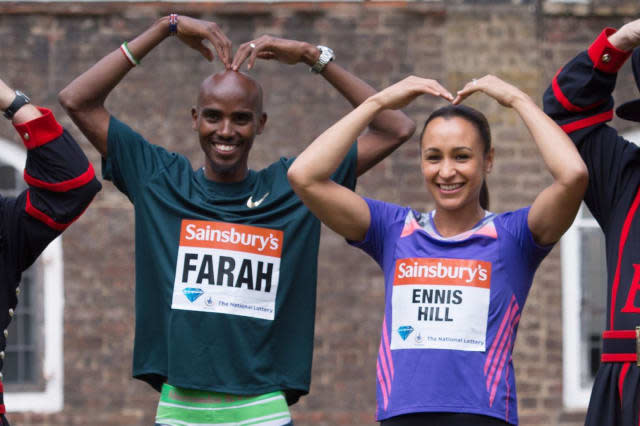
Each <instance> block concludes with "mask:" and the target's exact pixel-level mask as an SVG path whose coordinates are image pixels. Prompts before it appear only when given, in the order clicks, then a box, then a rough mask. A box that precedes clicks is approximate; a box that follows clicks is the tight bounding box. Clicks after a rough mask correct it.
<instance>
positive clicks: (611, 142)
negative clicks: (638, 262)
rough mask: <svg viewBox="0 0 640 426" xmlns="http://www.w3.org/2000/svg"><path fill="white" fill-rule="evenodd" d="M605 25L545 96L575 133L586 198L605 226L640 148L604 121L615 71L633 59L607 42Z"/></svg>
mask: <svg viewBox="0 0 640 426" xmlns="http://www.w3.org/2000/svg"><path fill="white" fill-rule="evenodd" d="M614 31H615V30H612V29H606V30H604V31H603V32H602V33H601V34H600V36H599V37H598V38H597V39H596V41H595V42H594V43H593V44H592V45H591V46H590V47H589V49H588V50H587V51H585V52H581V53H579V54H578V55H577V56H576V57H575V58H573V59H572V60H571V61H569V63H567V64H566V65H565V66H564V67H562V68H561V69H560V71H559V72H558V73H557V74H556V76H555V77H554V78H553V81H552V82H551V85H550V86H549V87H548V88H547V90H546V91H545V94H544V99H543V101H544V111H545V112H546V113H547V114H548V115H549V116H550V117H551V118H553V119H554V120H555V121H556V123H558V125H560V127H562V129H563V130H564V131H565V132H566V133H567V134H568V135H569V136H570V137H571V139H572V140H573V142H574V143H575V144H576V146H577V147H578V150H579V151H580V155H581V156H582V159H583V160H584V162H585V164H586V165H587V168H588V169H589V186H588V188H587V193H586V194H585V202H586V204H587V206H588V207H589V209H590V210H591V212H592V213H593V215H594V217H595V218H596V219H597V220H598V222H599V223H600V225H601V226H602V227H603V228H605V229H606V227H607V225H608V223H609V213H610V212H611V211H612V210H613V209H614V208H615V206H616V203H617V202H618V201H619V199H620V196H621V195H622V193H623V191H622V190H623V189H624V185H625V184H628V183H629V182H630V175H631V174H632V173H636V172H635V170H637V168H638V166H637V163H638V161H639V156H640V154H639V149H638V147H637V146H636V145H634V144H632V143H630V142H628V141H626V140H625V139H624V138H622V137H620V136H619V135H618V133H617V131H616V130H615V129H613V128H611V127H610V126H608V125H607V124H606V123H607V122H608V121H610V120H611V119H612V118H613V105H614V101H613V96H612V92H613V89H614V88H615V84H616V77H617V72H618V70H619V69H620V67H621V66H622V65H623V64H624V62H625V61H626V59H627V58H628V57H629V54H630V52H623V51H621V50H619V49H617V48H615V47H614V46H613V45H611V44H610V43H609V40H608V36H609V35H611V34H613V32H614Z"/></svg>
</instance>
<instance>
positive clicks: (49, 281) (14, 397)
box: [0, 138, 64, 413]
mask: <svg viewBox="0 0 640 426" xmlns="http://www.w3.org/2000/svg"><path fill="white" fill-rule="evenodd" d="M0 153H2V154H1V157H2V161H3V162H4V163H6V164H8V165H10V166H12V167H14V168H15V169H16V170H22V169H23V168H24V164H25V162H26V159H27V154H26V152H25V151H24V149H20V148H19V147H18V146H16V144H14V143H11V142H9V141H7V140H5V139H2V138H0ZM62 254H63V252H62V238H61V237H58V238H56V239H55V240H54V241H52V242H51V244H49V246H48V247H47V248H46V249H45V250H44V252H42V254H41V255H40V263H41V265H42V269H43V271H42V280H43V283H42V284H43V286H44V289H43V291H44V299H43V300H45V301H46V303H44V330H43V338H44V345H43V347H44V359H43V362H42V377H43V379H44V383H45V387H44V391H42V392H5V393H4V402H5V404H6V406H7V407H9V411H11V412H26V411H29V412H37V413H54V412H59V411H62V408H63V406H64V362H63V337H64V320H63V311H64V285H63V283H64V261H63V256H62ZM18 309H20V305H19V304H18Z"/></svg>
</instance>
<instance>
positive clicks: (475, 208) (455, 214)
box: [433, 204, 485, 237]
mask: <svg viewBox="0 0 640 426" xmlns="http://www.w3.org/2000/svg"><path fill="white" fill-rule="evenodd" d="M484 214H485V213H484V209H483V208H482V207H480V205H479V204H473V205H471V206H469V207H466V208H461V209H457V210H446V209H439V208H437V207H436V212H435V215H434V217H433V223H434V224H435V226H436V229H437V230H438V233H439V234H440V235H442V236H443V237H453V236H455V235H459V234H462V233H463V232H466V231H468V230H470V229H471V228H473V227H474V226H475V225H476V224H477V223H478V222H479V221H480V219H482V218H483V217H484Z"/></svg>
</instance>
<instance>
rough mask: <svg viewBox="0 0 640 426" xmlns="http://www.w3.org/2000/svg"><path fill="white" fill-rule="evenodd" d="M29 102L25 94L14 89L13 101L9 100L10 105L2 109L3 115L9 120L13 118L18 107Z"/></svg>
mask: <svg viewBox="0 0 640 426" xmlns="http://www.w3.org/2000/svg"><path fill="white" fill-rule="evenodd" d="M30 102H31V100H30V99H29V97H28V96H27V95H25V94H24V93H22V92H21V91H19V90H16V97H15V98H13V102H11V105H9V106H8V107H7V109H6V110H5V111H4V116H5V117H6V118H7V119H9V120H11V119H13V116H14V115H15V113H16V112H18V110H19V109H20V108H22V107H23V106H25V105H26V104H28V103H30Z"/></svg>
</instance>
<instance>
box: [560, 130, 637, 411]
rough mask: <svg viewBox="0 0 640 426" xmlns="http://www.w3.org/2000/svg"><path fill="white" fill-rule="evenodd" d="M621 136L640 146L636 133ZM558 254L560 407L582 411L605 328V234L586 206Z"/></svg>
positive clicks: (594, 371) (586, 399) (596, 368)
mask: <svg viewBox="0 0 640 426" xmlns="http://www.w3.org/2000/svg"><path fill="white" fill-rule="evenodd" d="M622 136H623V137H625V138H626V139H628V140H630V141H634V142H635V143H638V141H640V130H637V131H634V132H628V133H625V134H623V135H622ZM561 251H562V290H563V291H562V323H563V350H562V352H563V376H564V377H563V399H564V406H565V407H566V408H568V409H585V408H587V406H588V404H589V397H590V395H591V387H592V385H593V379H594V378H595V374H596V372H597V370H598V366H599V364H600V352H601V347H602V331H603V330H604V328H605V327H606V312H607V307H606V303H607V266H606V249H605V241H604V234H603V233H602V230H601V229H600V227H599V225H598V223H597V222H596V220H595V219H594V218H593V216H591V213H590V212H589V209H588V208H587V207H586V206H585V205H584V204H583V205H582V206H581V207H580V211H579V212H578V216H577V217H576V220H575V221H574V223H573V225H572V226H571V228H569V230H568V231H567V232H566V234H565V235H564V237H563V238H562V247H561Z"/></svg>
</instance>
